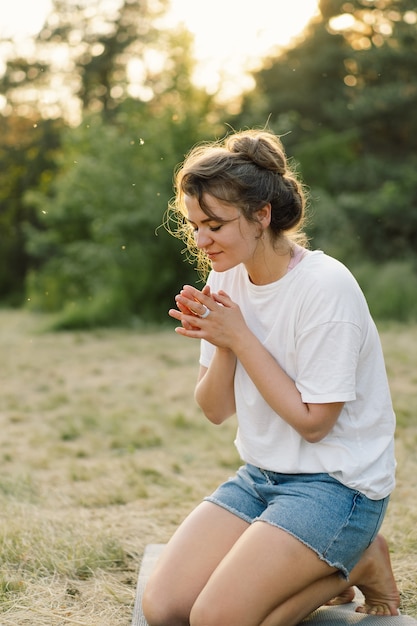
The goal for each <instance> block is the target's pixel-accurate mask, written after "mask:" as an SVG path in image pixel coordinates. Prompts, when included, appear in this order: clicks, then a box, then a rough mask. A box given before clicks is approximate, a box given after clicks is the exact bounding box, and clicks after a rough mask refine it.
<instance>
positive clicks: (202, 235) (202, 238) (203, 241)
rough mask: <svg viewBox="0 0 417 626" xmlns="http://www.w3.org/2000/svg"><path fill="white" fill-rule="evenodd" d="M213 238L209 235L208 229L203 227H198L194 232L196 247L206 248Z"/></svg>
mask: <svg viewBox="0 0 417 626" xmlns="http://www.w3.org/2000/svg"><path fill="white" fill-rule="evenodd" d="M212 241H213V239H212V237H211V236H210V231H209V230H207V229H205V228H199V229H198V231H197V232H196V233H195V242H196V244H197V248H200V249H204V248H207V247H208V246H209V245H210V244H211V243H212Z"/></svg>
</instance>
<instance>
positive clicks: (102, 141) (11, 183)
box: [0, 0, 417, 328]
mask: <svg viewBox="0 0 417 626" xmlns="http://www.w3.org/2000/svg"><path fill="white" fill-rule="evenodd" d="M167 3H168V0H153V1H152V0H148V2H143V1H139V0H123V1H122V2H121V3H120V4H119V5H117V4H115V6H114V8H113V9H111V10H110V9H108V10H107V12H106V13H103V11H102V10H99V9H100V6H99V5H100V2H99V0H92V1H91V2H89V3H87V4H84V3H83V2H80V1H79V0H54V6H55V8H54V11H53V12H52V13H51V15H50V17H49V18H48V20H47V22H46V23H45V26H44V28H43V29H42V30H41V32H40V33H39V34H38V36H37V37H36V39H35V41H34V46H33V52H32V53H31V55H26V56H25V57H22V56H21V55H20V54H18V53H17V51H14V50H13V48H12V46H11V44H10V42H4V41H3V42H0V50H1V49H3V50H5V49H6V48H4V46H6V45H7V52H8V60H7V65H6V68H5V71H4V73H3V75H2V77H1V78H0V84H1V93H2V94H3V115H1V116H0V302H2V303H3V304H4V305H14V306H20V305H23V304H25V305H26V306H29V307H31V308H33V309H34V310H39V311H48V312H54V313H57V322H56V324H57V327H61V328H62V327H86V326H94V325H108V324H126V323H130V322H131V321H132V320H133V319H139V320H143V321H145V322H146V321H155V322H159V321H162V320H164V319H165V318H166V311H167V309H168V308H169V307H170V306H171V304H172V298H173V295H174V294H175V293H176V292H177V291H178V288H179V287H180V286H181V285H182V284H183V283H184V282H190V281H191V282H193V283H195V282H196V281H197V280H198V277H197V275H196V273H195V271H194V269H193V268H192V267H191V266H190V265H189V264H188V263H186V262H185V260H186V259H185V255H182V254H181V252H182V248H183V245H182V244H181V243H180V242H178V241H177V240H176V239H174V238H172V237H171V236H170V235H168V234H167V233H166V231H165V230H164V228H160V225H161V223H162V220H163V214H164V211H165V208H166V206H167V201H168V200H169V198H170V197H171V195H172V175H173V170H174V167H175V165H176V164H177V163H178V162H179V161H181V160H182V158H183V156H184V154H185V153H186V152H187V151H188V149H189V148H190V147H191V146H192V145H193V144H194V143H196V142H197V141H200V140H203V139H204V140H206V139H208V140H211V139H214V138H218V137H221V136H223V135H224V134H225V133H226V132H227V130H228V128H230V127H233V128H236V129H237V128H244V127H248V126H256V127H262V126H265V124H266V122H267V120H268V126H269V128H271V129H272V130H274V131H275V132H277V133H278V134H280V135H282V138H283V143H284V145H285V147H286V149H287V152H288V154H289V155H290V157H291V158H292V159H294V160H295V161H296V163H297V167H298V170H299V172H300V174H301V175H302V178H303V179H304V181H305V183H306V185H308V192H309V197H310V213H311V221H310V223H309V225H308V231H309V235H310V238H311V245H312V246H313V247H320V248H322V249H324V250H325V251H326V252H328V253H330V254H332V255H334V256H336V257H338V258H339V259H341V260H342V261H343V262H345V263H346V264H347V265H348V266H349V267H350V268H351V269H352V271H354V273H355V275H356V276H357V278H358V280H359V282H360V283H361V285H362V287H363V288H364V291H365V293H366V295H367V298H368V301H369V302H370V306H371V310H372V311H373V313H374V315H375V316H376V317H377V318H386V319H398V320H408V319H414V318H416V317H417V251H416V244H417V176H416V174H415V172H416V171H417V167H416V166H417V149H416V148H417V81H416V76H417V28H416V24H417V10H416V8H415V6H414V0H349V1H342V0H320V3H319V8H320V15H319V16H318V17H317V18H314V20H312V22H311V23H310V25H309V26H308V28H307V30H306V31H305V33H304V35H303V38H302V39H301V38H300V39H299V41H297V42H296V43H295V44H294V45H293V46H292V47H291V48H289V49H287V50H286V51H284V52H282V51H281V52H280V53H279V54H278V53H277V54H276V56H271V57H270V58H267V59H265V60H264V62H263V66H262V68H261V69H260V70H259V71H257V72H256V73H254V75H253V77H254V81H255V87H254V88H253V90H251V91H250V92H249V93H246V94H242V98H241V102H240V107H239V111H238V113H236V112H235V110H236V103H233V108H232V107H231V110H230V111H228V108H227V107H226V106H225V105H220V104H219V102H218V101H217V100H216V97H215V95H209V94H207V93H206V92H205V91H204V90H202V89H198V88H196V87H195V85H194V84H193V82H192V72H193V68H194V64H193V57H192V39H191V36H190V34H189V33H187V32H185V31H184V30H182V29H181V30H175V31H174V30H168V29H166V28H164V27H163V26H162V24H163V23H162V22H161V21H160V18H161V17H162V16H163V15H164V13H165V12H166V10H167ZM265 19H268V16H266V18H265ZM232 110H233V111H234V112H233V113H232Z"/></svg>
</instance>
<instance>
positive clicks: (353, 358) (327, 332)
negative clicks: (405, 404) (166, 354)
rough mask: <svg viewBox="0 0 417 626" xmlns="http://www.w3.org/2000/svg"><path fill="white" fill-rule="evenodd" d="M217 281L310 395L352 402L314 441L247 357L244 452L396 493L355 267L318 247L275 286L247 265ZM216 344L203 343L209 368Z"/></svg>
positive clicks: (241, 406)
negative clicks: (279, 407)
mask: <svg viewBox="0 0 417 626" xmlns="http://www.w3.org/2000/svg"><path fill="white" fill-rule="evenodd" d="M208 283H209V284H210V286H211V289H212V291H213V292H218V291H219V290H220V289H223V290H224V291H225V292H226V293H227V294H228V295H229V296H230V297H231V298H232V300H233V301H234V302H236V303H237V304H239V306H240V308H241V311H242V313H243V316H244V318H245V320H246V323H247V325H248V326H249V328H250V329H251V330H252V332H253V333H254V334H255V335H256V336H257V338H258V339H259V340H260V341H261V342H262V343H263V344H264V346H265V347H266V348H267V349H268V351H269V352H270V353H271V354H272V355H273V356H274V358H275V359H276V361H277V362H278V363H279V364H280V365H281V367H282V368H283V369H284V370H285V371H286V372H287V374H288V375H289V376H290V377H291V378H292V379H293V380H294V381H295V384H296V386H297V388H298V390H299V391H300V393H301V397H302V400H303V401H304V402H306V403H309V402H310V403H327V402H344V403H345V404H344V408H343V410H342V412H341V414H340V417H339V419H338V421H337V423H336V424H335V426H334V428H333V429H332V431H331V432H330V433H329V434H328V435H327V436H326V437H325V438H324V439H322V440H321V441H320V442H318V443H308V442H307V441H306V440H304V439H303V438H302V437H301V436H300V435H299V434H298V433H297V432H296V431H295V430H294V429H293V428H292V427H291V426H289V425H288V424H287V423H286V422H285V421H284V420H283V419H281V418H280V417H279V415H277V414H276V413H275V412H274V411H273V410H272V409H271V407H270V406H269V405H268V404H267V403H266V402H265V400H264V399H263V397H262V396H261V395H260V394H259V392H258V391H257V389H256V387H255V386H254V384H253V383H252V380H251V379H250V378H249V376H248V375H247V374H246V371H245V370H244V368H243V367H242V365H241V364H240V363H239V362H238V364H237V368H236V374H235V396H236V413H237V417H238V424H239V428H238V432H237V437H236V441H235V444H236V446H237V449H238V451H239V453H240V455H241V458H242V459H243V460H244V461H245V462H248V463H252V464H253V465H256V466H258V467H261V468H263V469H268V470H271V471H276V472H283V473H312V472H314V473H315V472H326V473H329V474H330V475H331V476H333V477H334V478H336V479H337V480H339V481H341V482H342V483H344V484H345V485H347V486H349V487H351V488H353V489H356V490H358V491H360V492H362V493H364V494H365V495H367V496H368V497H369V498H372V499H379V498H383V497H385V496H387V495H388V494H389V493H390V492H391V491H392V489H393V487H394V480H395V479H394V474H395V459H394V443H393V433H394V428H395V416H394V412H393V408H392V403H391V397H390V392H389V386H388V381H387V377H386V372H385V364H384V359H383V354H382V349H381V345H380V340H379V336H378V332H377V329H376V327H375V324H374V322H373V320H372V318H371V316H370V313H369V310H368V306H367V304H366V301H365V298H364V296H363V294H362V292H361V290H360V288H359V285H358V284H357V282H356V280H355V279H354V277H353V276H352V274H351V273H350V272H349V270H348V269H347V268H346V267H345V266H344V265H342V264H341V263H339V262H338V261H336V260H335V259H333V258H331V257H329V256H327V255H325V254H324V253H323V252H321V251H315V252H308V253H307V254H306V256H305V257H304V258H303V260H302V261H301V262H300V263H298V264H297V265H296V266H295V267H294V268H293V269H292V270H291V271H290V272H288V273H287V274H286V275H285V276H284V277H283V278H281V279H280V280H278V281H276V282H274V283H271V284H268V285H262V286H259V285H254V284H252V283H251V282H250V280H249V277H248V275H247V272H246V269H245V267H244V266H243V265H239V266H237V267H234V268H233V269H231V270H228V271H226V272H222V273H218V272H214V271H213V272H211V274H210V276H209V280H208ZM214 350H215V347H214V346H213V345H212V344H210V343H208V342H207V341H202V342H201V357H200V363H201V365H203V366H205V367H208V366H209V364H210V360H211V357H212V355H213V353H214Z"/></svg>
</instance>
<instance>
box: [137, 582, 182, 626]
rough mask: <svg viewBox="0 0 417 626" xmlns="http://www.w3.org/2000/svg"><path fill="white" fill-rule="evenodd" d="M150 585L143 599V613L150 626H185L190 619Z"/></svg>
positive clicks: (146, 588) (165, 595)
mask: <svg viewBox="0 0 417 626" xmlns="http://www.w3.org/2000/svg"><path fill="white" fill-rule="evenodd" d="M167 595H168V594H161V593H159V591H158V590H156V589H155V588H154V586H153V585H151V584H148V585H147V586H146V587H145V590H144V592H143V597H142V612H143V615H144V616H145V619H146V622H147V624H148V625H149V626H185V625H186V624H187V625H188V618H186V619H184V616H182V615H181V614H180V611H179V610H178V608H177V607H176V606H175V605H174V604H173V603H172V602H170V600H169V598H167Z"/></svg>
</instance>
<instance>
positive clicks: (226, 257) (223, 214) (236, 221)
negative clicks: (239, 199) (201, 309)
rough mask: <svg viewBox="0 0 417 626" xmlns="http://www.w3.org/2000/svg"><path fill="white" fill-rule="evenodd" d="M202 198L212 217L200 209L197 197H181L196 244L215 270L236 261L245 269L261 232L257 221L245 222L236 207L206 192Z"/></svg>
mask: <svg viewBox="0 0 417 626" xmlns="http://www.w3.org/2000/svg"><path fill="white" fill-rule="evenodd" d="M204 202H205V204H206V205H207V207H208V208H209V210H210V212H211V213H212V215H213V216H215V218H214V217H209V216H208V215H207V214H206V213H204V211H203V210H202V208H201V206H200V204H199V201H198V199H197V198H195V197H193V196H187V195H186V196H185V197H184V203H185V207H186V218H187V220H188V222H189V223H190V224H191V226H192V227H193V229H194V236H195V241H196V244H197V246H198V248H200V249H201V250H203V251H204V252H205V254H206V255H207V256H208V258H209V259H210V261H211V264H212V267H213V269H214V270H215V271H216V272H224V271H226V270H228V269H231V268H232V267H235V266H236V265H239V263H243V264H244V265H245V266H246V267H247V269H248V271H249V268H250V267H251V266H252V265H253V263H255V262H256V252H257V249H258V247H259V241H260V235H261V234H262V228H261V227H260V224H258V223H253V222H248V221H247V219H246V218H245V217H244V216H243V215H242V214H241V212H240V211H239V209H238V208H237V207H235V206H231V205H229V204H226V203H224V202H221V201H220V200H218V199H217V198H215V197H214V196H211V195H209V194H205V195H204ZM249 274H250V271H249Z"/></svg>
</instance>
